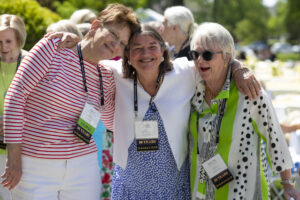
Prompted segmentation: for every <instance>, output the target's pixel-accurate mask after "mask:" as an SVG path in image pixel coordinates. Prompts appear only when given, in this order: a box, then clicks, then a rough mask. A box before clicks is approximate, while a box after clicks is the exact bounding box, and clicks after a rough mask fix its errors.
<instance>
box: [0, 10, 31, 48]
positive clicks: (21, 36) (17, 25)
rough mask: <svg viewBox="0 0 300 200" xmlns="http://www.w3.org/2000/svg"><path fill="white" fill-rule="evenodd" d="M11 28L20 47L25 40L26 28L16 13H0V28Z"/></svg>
mask: <svg viewBox="0 0 300 200" xmlns="http://www.w3.org/2000/svg"><path fill="white" fill-rule="evenodd" d="M6 28H11V29H12V30H13V31H14V32H15V35H16V39H17V43H18V47H19V49H22V48H23V47H24V45H25V40H26V36H27V33H26V28H25V24H24V22H23V20H22V19H21V18H20V17H18V16H17V15H10V14H3V15H0V30H4V29H6Z"/></svg>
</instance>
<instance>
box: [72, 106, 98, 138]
mask: <svg viewBox="0 0 300 200" xmlns="http://www.w3.org/2000/svg"><path fill="white" fill-rule="evenodd" d="M100 117H101V114H100V112H99V111H98V110H96V109H95V108H94V106H92V105H91V104H88V103H85V105H84V108H83V110H82V113H81V115H80V118H79V120H78V121H77V124H76V126H75V129H74V130H73V134H74V135H76V136H77V137H78V138H80V139H81V140H82V141H83V142H85V143H86V144H89V143H90V140H91V137H92V135H93V133H94V131H95V130H96V128H97V126H98V122H99V119H100Z"/></svg>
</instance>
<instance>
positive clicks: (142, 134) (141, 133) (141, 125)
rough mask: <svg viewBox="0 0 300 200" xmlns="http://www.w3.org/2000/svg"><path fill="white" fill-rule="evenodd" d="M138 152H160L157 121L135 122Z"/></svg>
mask: <svg viewBox="0 0 300 200" xmlns="http://www.w3.org/2000/svg"><path fill="white" fill-rule="evenodd" d="M134 125H135V138H136V143H137V144H136V146H137V151H154V150H158V124H157V121H135V124H134Z"/></svg>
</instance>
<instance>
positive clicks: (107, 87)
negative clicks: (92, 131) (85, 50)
mask: <svg viewBox="0 0 300 200" xmlns="http://www.w3.org/2000/svg"><path fill="white" fill-rule="evenodd" d="M99 67H100V70H101V73H102V74H103V77H104V78H103V88H104V110H103V112H102V117H101V120H102V122H103V124H104V126H105V127H106V128H107V129H108V130H110V131H113V121H114V113H115V93H116V84H115V80H114V77H113V71H112V69H111V68H110V66H107V65H105V64H103V63H99Z"/></svg>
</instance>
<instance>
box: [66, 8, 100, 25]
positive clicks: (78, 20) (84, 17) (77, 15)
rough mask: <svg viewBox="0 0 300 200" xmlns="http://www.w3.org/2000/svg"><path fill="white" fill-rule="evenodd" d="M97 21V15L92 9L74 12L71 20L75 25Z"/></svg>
mask: <svg viewBox="0 0 300 200" xmlns="http://www.w3.org/2000/svg"><path fill="white" fill-rule="evenodd" d="M95 19H96V14H95V13H94V12H93V11H92V10H90V9H86V8H85V9H80V10H76V11H75V12H73V14H72V15H71V17H70V20H71V21H72V22H73V23H75V24H82V23H90V24H91V23H93V21H94V20H95Z"/></svg>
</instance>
